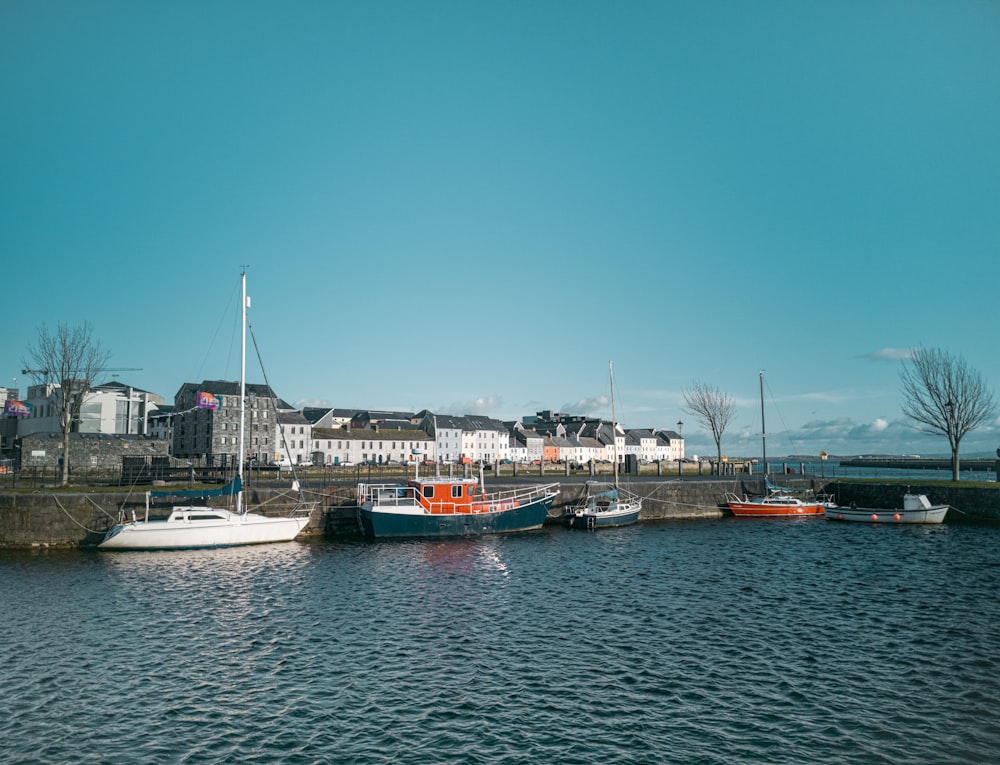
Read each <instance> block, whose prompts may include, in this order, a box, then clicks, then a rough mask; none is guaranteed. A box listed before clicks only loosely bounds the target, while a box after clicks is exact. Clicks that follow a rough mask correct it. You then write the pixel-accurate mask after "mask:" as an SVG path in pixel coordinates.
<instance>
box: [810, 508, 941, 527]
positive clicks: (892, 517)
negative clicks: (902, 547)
mask: <svg viewBox="0 0 1000 765" xmlns="http://www.w3.org/2000/svg"><path fill="white" fill-rule="evenodd" d="M948 509H949V506H948V505H937V506H934V507H931V508H930V509H924V510H891V509H890V510H886V509H876V508H870V507H829V508H827V509H826V513H825V515H826V519H827V520H829V521H854V522H856V523H943V522H944V519H945V516H946V515H948Z"/></svg>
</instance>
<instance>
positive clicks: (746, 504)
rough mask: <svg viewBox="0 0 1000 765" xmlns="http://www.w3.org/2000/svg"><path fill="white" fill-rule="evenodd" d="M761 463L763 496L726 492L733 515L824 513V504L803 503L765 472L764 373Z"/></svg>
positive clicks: (761, 393) (761, 383)
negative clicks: (774, 482)
mask: <svg viewBox="0 0 1000 765" xmlns="http://www.w3.org/2000/svg"><path fill="white" fill-rule="evenodd" d="M760 438H761V465H762V467H763V471H764V489H765V491H766V492H767V493H766V494H765V495H764V496H762V497H758V498H755V499H750V498H749V497H746V496H744V497H742V498H741V497H738V496H736V495H735V494H733V493H727V494H726V504H727V505H728V506H729V509H730V510H731V511H732V513H733V515H735V516H737V517H744V518H769V517H782V516H810V515H823V512H824V507H825V506H824V503H822V502H818V501H810V502H806V501H803V500H801V499H799V498H798V497H793V496H792V495H791V494H790V493H789V490H788V489H784V488H782V487H780V486H774V485H773V484H772V483H771V481H770V479H769V478H768V475H767V428H766V427H765V424H764V373H763V372H761V373H760Z"/></svg>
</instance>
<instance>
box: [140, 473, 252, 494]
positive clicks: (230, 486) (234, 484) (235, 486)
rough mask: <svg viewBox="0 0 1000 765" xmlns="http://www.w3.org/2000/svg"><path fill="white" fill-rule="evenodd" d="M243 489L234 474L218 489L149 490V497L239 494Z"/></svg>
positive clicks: (241, 483)
mask: <svg viewBox="0 0 1000 765" xmlns="http://www.w3.org/2000/svg"><path fill="white" fill-rule="evenodd" d="M241 491H243V481H241V480H240V477H239V476H236V477H235V478H234V479H233V480H232V481H230V482H229V483H227V484H226V485H225V486H221V487H220V488H218V489H183V490H178V489H165V490H161V491H151V492H149V495H150V496H151V497H223V496H230V495H233V494H239V493H240V492H241Z"/></svg>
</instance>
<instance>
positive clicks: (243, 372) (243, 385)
mask: <svg viewBox="0 0 1000 765" xmlns="http://www.w3.org/2000/svg"><path fill="white" fill-rule="evenodd" d="M240 310H241V321H240V450H239V452H238V453H237V454H236V465H237V468H236V474H237V476H239V479H240V490H239V491H238V492H237V493H236V512H237V513H241V512H242V511H243V455H244V453H245V452H246V445H245V441H246V394H247V272H246V270H243V271H242V272H241V273H240Z"/></svg>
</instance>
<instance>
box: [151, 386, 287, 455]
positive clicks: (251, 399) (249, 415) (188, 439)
mask: <svg viewBox="0 0 1000 765" xmlns="http://www.w3.org/2000/svg"><path fill="white" fill-rule="evenodd" d="M199 394H210V397H206V396H199ZM206 398H207V399H208V401H209V402H212V404H213V405H214V406H217V408H211V407H206V406H205V405H204V404H203V405H202V406H199V400H201V401H204V400H205V399H206ZM213 399H214V401H213ZM278 406H279V399H278V397H277V396H276V395H275V393H274V391H273V390H271V387H270V386H269V385H261V384H258V383H247V385H246V435H245V441H244V452H245V456H246V458H247V459H251V458H256V459H259V460H261V461H267V460H268V459H270V457H271V455H273V454H274V453H275V434H276V433H277V432H278V431H277V417H276V412H277V411H278ZM172 419H173V442H172V449H171V451H172V453H173V456H174V457H180V458H184V459H189V460H192V461H196V462H198V463H199V464H204V465H231V464H234V463H235V462H236V460H237V453H238V452H239V435H240V384H239V383H238V382H230V381H227V380H204V381H202V382H201V383H184V384H183V385H182V386H181V389H180V390H179V391H177V395H175V396H174V415H173V418H172Z"/></svg>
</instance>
